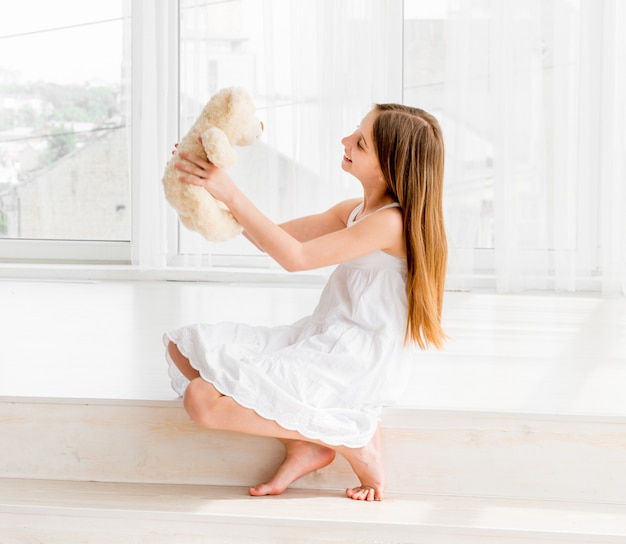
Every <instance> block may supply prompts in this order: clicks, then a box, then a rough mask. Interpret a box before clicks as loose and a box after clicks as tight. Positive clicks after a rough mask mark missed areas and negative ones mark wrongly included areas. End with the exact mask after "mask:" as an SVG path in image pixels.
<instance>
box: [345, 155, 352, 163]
mask: <svg viewBox="0 0 626 544" xmlns="http://www.w3.org/2000/svg"><path fill="white" fill-rule="evenodd" d="M343 160H344V161H346V162H352V161H351V160H350V159H349V158H348V157H346V156H345V155H344V156H343Z"/></svg>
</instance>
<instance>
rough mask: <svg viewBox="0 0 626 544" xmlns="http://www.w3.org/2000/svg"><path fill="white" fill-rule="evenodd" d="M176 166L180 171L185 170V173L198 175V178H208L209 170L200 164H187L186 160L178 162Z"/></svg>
mask: <svg viewBox="0 0 626 544" xmlns="http://www.w3.org/2000/svg"><path fill="white" fill-rule="evenodd" d="M174 168H176V169H177V170H178V171H180V172H184V173H185V174H190V175H192V176H196V177H198V178H205V179H206V178H207V174H208V173H207V171H206V170H204V169H203V168H200V167H198V166H194V165H189V164H185V163H184V162H177V163H175V164H174Z"/></svg>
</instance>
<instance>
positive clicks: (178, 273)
mask: <svg viewBox="0 0 626 544" xmlns="http://www.w3.org/2000/svg"><path fill="white" fill-rule="evenodd" d="M327 278H328V270H327V269H322V270H312V271H307V272H286V271H285V270H282V269H269V268H236V267H212V268H191V267H167V268H159V269H157V268H145V267H138V266H132V265H101V264H39V263H0V279H12V280H43V281H207V282H219V283H260V284H285V285H301V286H306V285H311V286H315V287H318V286H320V285H323V284H324V283H325V281H326V279H327Z"/></svg>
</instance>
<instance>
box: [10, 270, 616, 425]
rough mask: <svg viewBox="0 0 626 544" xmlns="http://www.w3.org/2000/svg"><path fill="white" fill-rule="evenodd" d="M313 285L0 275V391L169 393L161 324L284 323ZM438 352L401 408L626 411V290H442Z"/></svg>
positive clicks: (304, 303) (105, 395)
mask: <svg viewBox="0 0 626 544" xmlns="http://www.w3.org/2000/svg"><path fill="white" fill-rule="evenodd" d="M319 294H320V287H310V286H293V285H291V286H288V287H280V286H268V285H263V286H262V285H244V284H215V283H201V282H199V283H193V282H189V283H184V282H158V281H147V282H88V281H85V282H80V281H73V282H59V281H19V280H0V308H1V311H0V331H1V335H2V336H1V339H2V341H1V343H0V397H44V398H63V397H66V398H74V399H75V398H90V399H94V398H101V399H138V400H168V399H173V398H175V395H174V393H173V392H172V390H171V389H170V386H169V381H168V378H167V372H166V366H165V362H164V357H163V346H162V343H161V337H162V334H163V332H164V331H166V330H168V329H171V328H175V327H178V326H181V325H185V324H189V323H193V322H214V321H223V320H232V321H242V322H247V323H251V324H264V325H272V324H282V323H289V322H292V321H294V320H296V319H298V318H299V317H301V316H304V315H307V314H308V313H310V311H311V310H312V309H313V307H314V306H315V304H316V302H317V299H318V297H319ZM444 322H445V323H444V324H445V329H446V331H447V333H448V335H449V337H450V339H449V342H448V344H447V347H446V348H445V349H444V350H443V351H441V352H434V351H428V352H422V353H418V354H417V355H416V358H415V367H414V374H413V379H412V381H411V383H410V384H408V387H407V389H406V391H404V392H399V398H400V405H401V406H405V407H415V408H428V409H438V410H466V411H467V410H469V411H504V412H526V413H528V412H530V413H550V414H555V413H556V414H563V415H568V414H571V415H585V416H591V417H593V416H606V415H610V416H615V415H626V395H624V393H623V388H624V383H626V298H623V297H621V298H602V297H600V296H591V295H578V294H577V295H571V294H563V295H554V294H550V295H546V294H525V295H500V294H494V293H460V292H449V293H447V294H446V300H445V310H444Z"/></svg>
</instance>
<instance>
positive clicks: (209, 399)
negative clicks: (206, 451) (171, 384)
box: [183, 378, 215, 426]
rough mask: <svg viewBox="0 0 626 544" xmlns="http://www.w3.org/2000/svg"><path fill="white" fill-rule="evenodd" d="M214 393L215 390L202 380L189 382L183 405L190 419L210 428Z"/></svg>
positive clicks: (196, 379) (197, 379)
mask: <svg viewBox="0 0 626 544" xmlns="http://www.w3.org/2000/svg"><path fill="white" fill-rule="evenodd" d="M213 391H215V388H214V387H213V386H212V385H211V384H210V383H208V382H205V381H204V380H203V379H202V378H195V379H193V380H191V381H190V382H189V385H188V386H187V389H186V390H185V394H184V396H183V405H184V407H185V410H186V411H187V414H189V417H190V418H191V419H192V420H193V421H195V422H196V423H200V424H202V425H205V426H210V414H211V407H212V404H213V401H214V398H213V397H214V395H213V394H212V393H213Z"/></svg>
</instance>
